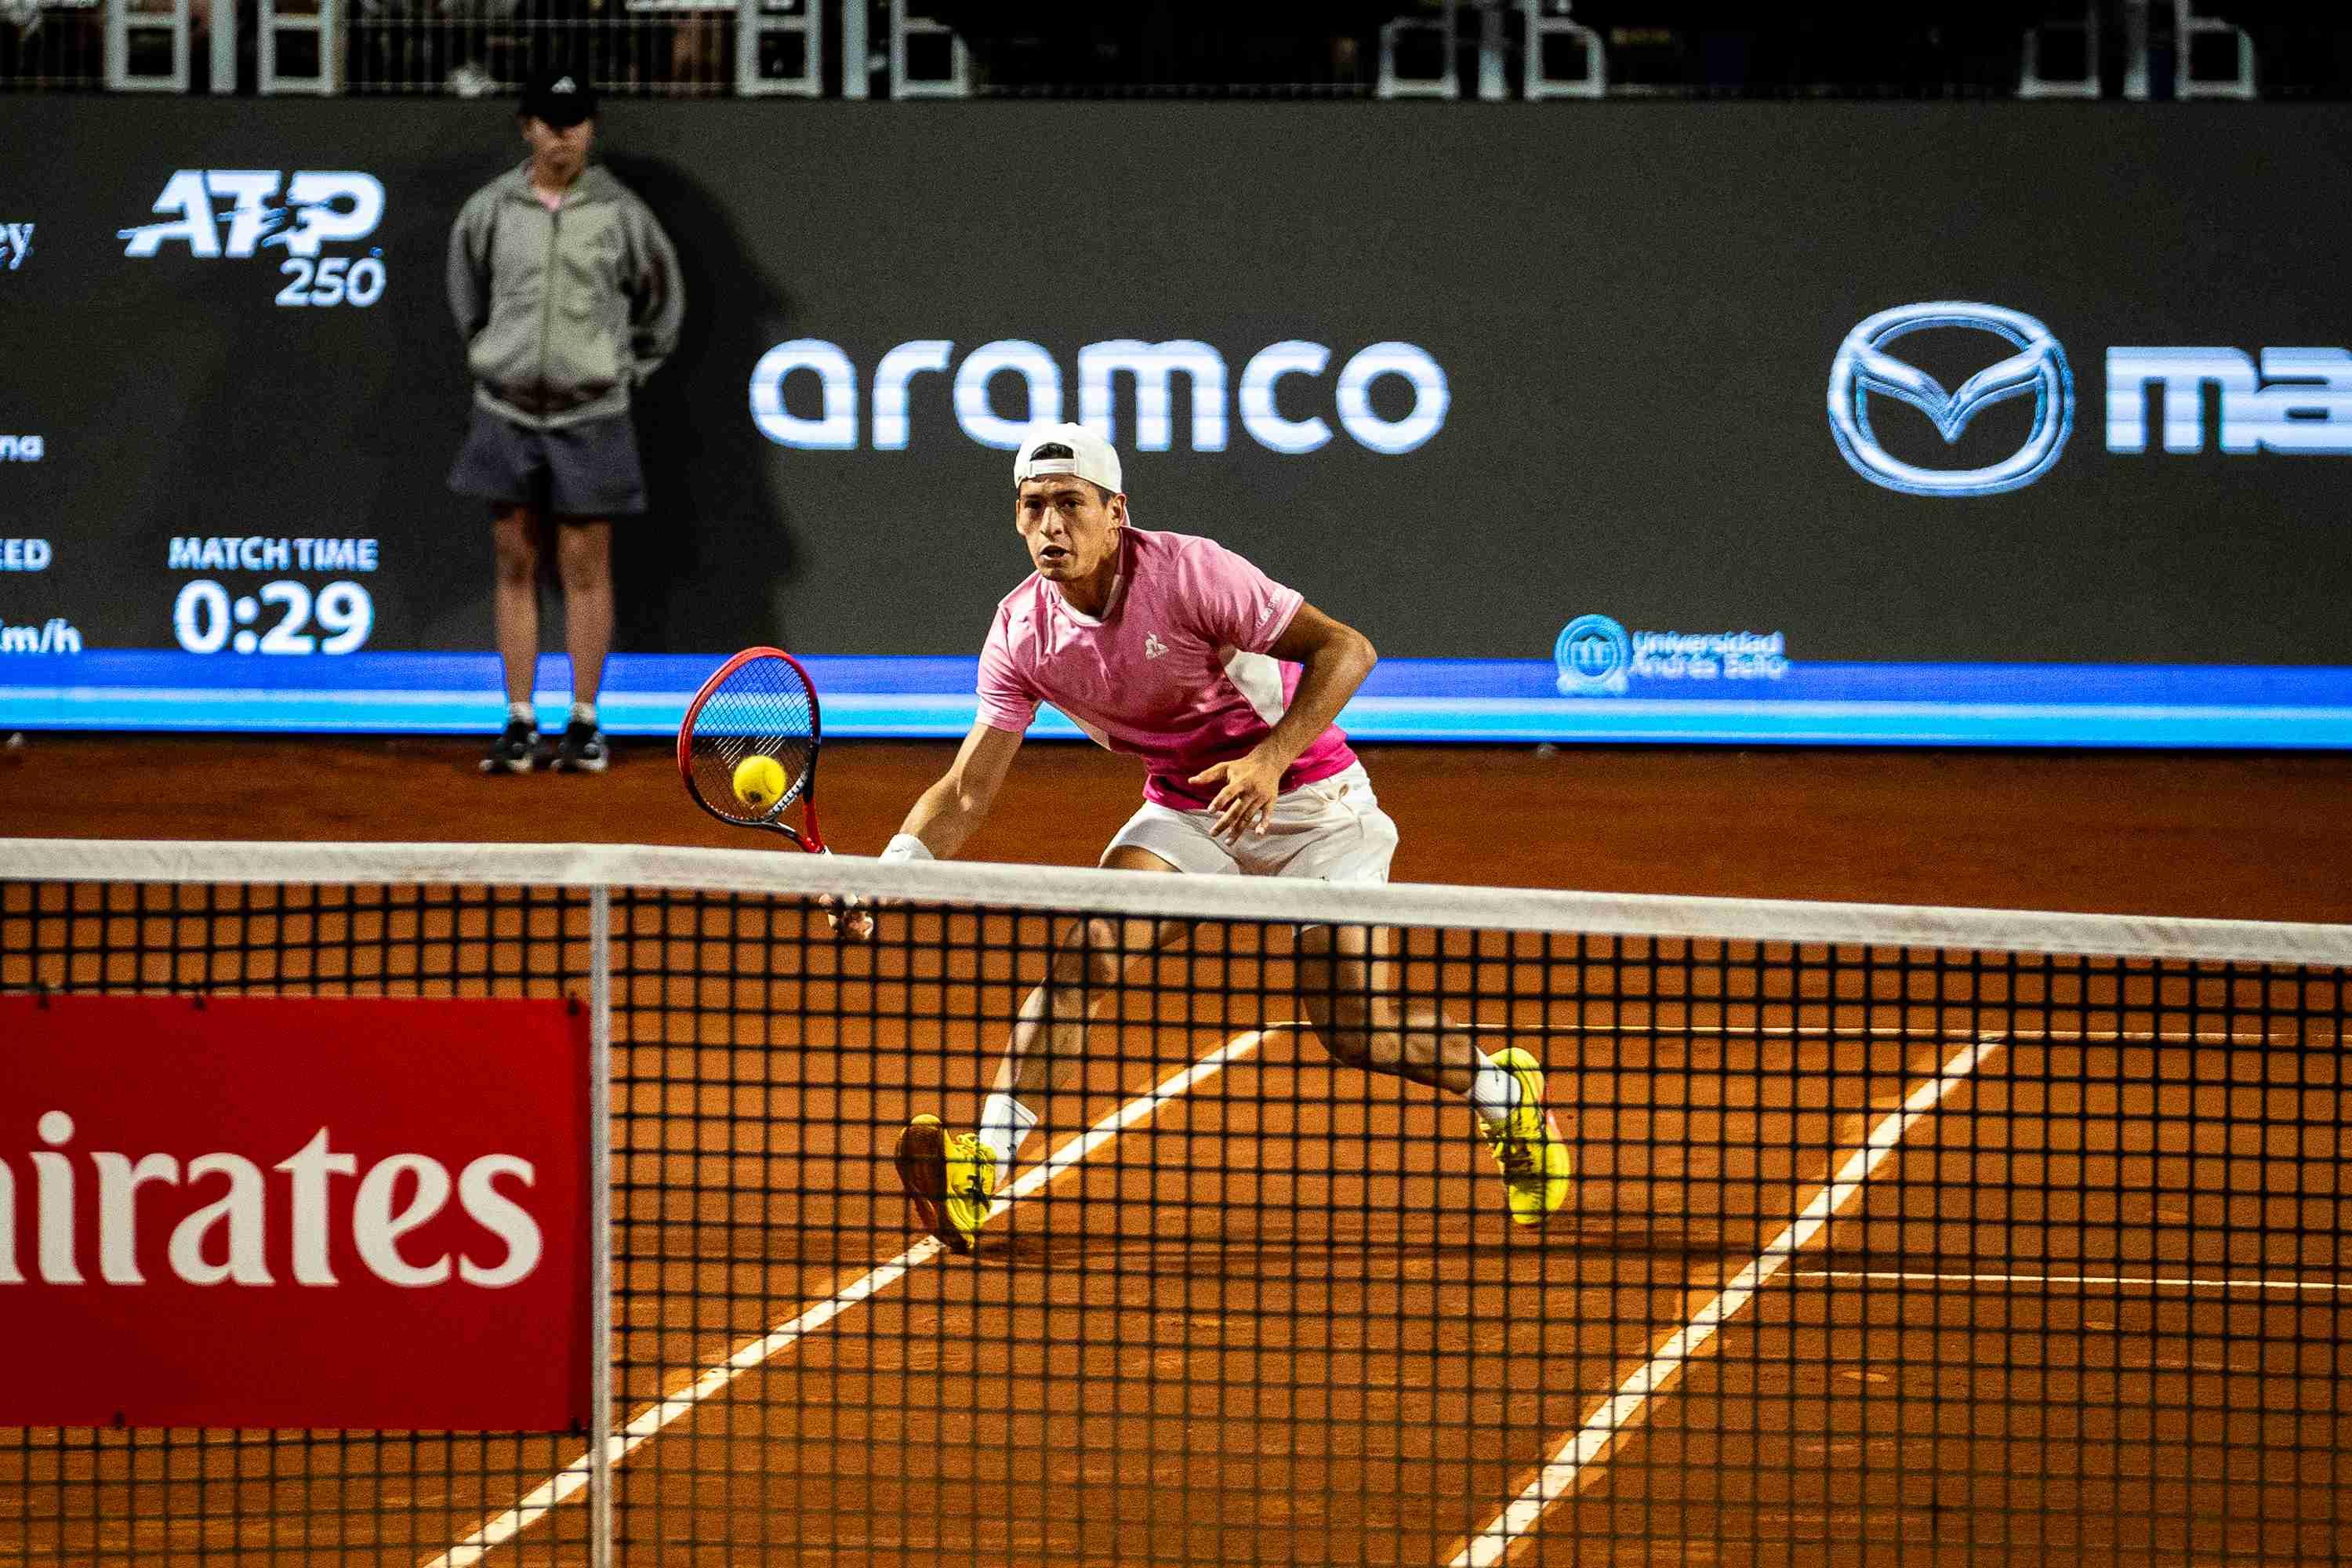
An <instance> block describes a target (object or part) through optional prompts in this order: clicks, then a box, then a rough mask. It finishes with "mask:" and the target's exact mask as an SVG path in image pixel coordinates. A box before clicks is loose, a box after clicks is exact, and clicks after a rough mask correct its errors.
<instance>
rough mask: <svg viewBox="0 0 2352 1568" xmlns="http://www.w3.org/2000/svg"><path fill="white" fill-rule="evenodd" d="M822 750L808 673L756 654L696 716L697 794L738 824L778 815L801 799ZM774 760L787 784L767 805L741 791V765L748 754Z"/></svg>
mask: <svg viewBox="0 0 2352 1568" xmlns="http://www.w3.org/2000/svg"><path fill="white" fill-rule="evenodd" d="M815 754H816V725H815V702H814V699H813V698H812V696H811V695H810V692H809V689H808V683H807V682H806V681H805V680H803V679H802V678H801V674H800V671H798V670H797V669H794V668H793V666H792V665H791V664H790V663H788V662H787V661H785V660H783V659H781V658H754V659H750V660H747V661H746V662H745V663H744V664H743V665H742V666H741V668H738V669H736V670H735V671H734V672H733V673H732V674H730V675H729V676H728V678H727V679H726V680H725V681H724V682H723V683H722V684H721V685H720V686H719V689H717V690H715V691H713V692H711V693H710V695H709V697H707V698H705V699H704V700H703V701H702V705H701V707H700V708H699V710H698V711H697V712H696V714H695V717H694V725H693V731H692V733H691V736H690V740H689V746H688V762H689V765H690V768H691V779H692V782H693V784H694V789H695V793H696V794H697V795H699V796H700V797H701V798H702V801H703V803H704V804H705V805H708V806H709V807H710V809H711V810H713V811H715V812H717V813H718V814H719V815H720V816H725V817H729V818H730V819H732V820H734V821H738V822H765V821H770V820H772V819H773V818H774V817H776V816H778V815H779V814H781V813H782V811H783V810H784V808H785V807H786V806H788V805H791V804H792V803H793V800H795V799H796V798H798V797H799V795H800V794H801V791H802V789H803V787H804V786H805V784H806V783H807V779H808V770H809V764H810V763H811V762H812V761H813V760H814V756H815ZM753 756H764V757H771V758H773V759H774V761H775V763H776V764H777V765H778V766H779V767H781V768H782V770H783V773H784V788H783V793H782V795H779V796H778V797H777V799H776V801H775V803H774V804H773V805H770V806H767V807H766V808H764V809H761V808H758V807H754V806H752V805H748V804H746V803H745V802H744V801H743V800H742V799H741V798H740V796H738V795H736V793H735V770H736V769H737V768H738V767H740V765H741V764H742V763H743V760H744V759H745V758H747V757H753Z"/></svg>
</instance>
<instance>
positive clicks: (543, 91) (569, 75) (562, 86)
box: [520, 66, 596, 131]
mask: <svg viewBox="0 0 2352 1568" xmlns="http://www.w3.org/2000/svg"><path fill="white" fill-rule="evenodd" d="M520 112H521V113H522V114H523V115H524V116H525V117H526V118H529V119H532V120H544V121H547V123H548V124H549V125H550V126H551V127H552V128H553V129H555V130H557V131H562V130H565V129H567V128H568V127H571V126H573V125H577V124H579V123H580V122H581V121H583V120H593V119H595V118H596V89H595V87H594V86H593V84H592V83H591V82H590V81H589V80H588V73H587V72H585V71H577V70H572V69H569V68H564V67H561V66H559V67H556V68H552V69H550V70H543V71H540V72H537V73H535V74H534V75H533V76H532V77H531V79H530V80H529V81H527V82H525V83H524V84H523V89H522V108H521V110H520Z"/></svg>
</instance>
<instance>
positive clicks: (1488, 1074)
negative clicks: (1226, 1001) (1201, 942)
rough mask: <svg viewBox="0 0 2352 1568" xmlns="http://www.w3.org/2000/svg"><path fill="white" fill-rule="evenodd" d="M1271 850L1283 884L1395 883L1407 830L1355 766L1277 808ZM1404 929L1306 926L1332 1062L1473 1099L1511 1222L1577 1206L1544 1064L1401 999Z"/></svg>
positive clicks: (1305, 994)
mask: <svg viewBox="0 0 2352 1568" xmlns="http://www.w3.org/2000/svg"><path fill="white" fill-rule="evenodd" d="M1265 839H1266V842H1265V845H1264V846H1263V847H1260V848H1258V849H1257V850H1256V851H1255V855H1256V856H1258V857H1263V864H1262V865H1260V866H1253V867H1251V868H1253V869H1264V870H1265V871H1268V872H1270V873H1271V874H1274V875H1278V876H1292V877H1310V878H1314V879H1318V880H1322V881H1328V882H1333V883H1339V884H1349V883H1356V884H1364V883H1380V882H1385V881H1387V880H1388V878H1389V863H1390V861H1391V858H1393V856H1394V855H1395V852H1396V845H1397V831H1396V824H1395V823H1394V822H1393V821H1392V820H1391V818H1390V817H1389V816H1388V814H1387V813H1386V812H1384V811H1382V810H1381V808H1380V801H1379V799H1378V798H1377V797H1376V796H1375V795H1373V794H1372V790H1371V781H1370V779H1369V778H1368V777H1366V776H1365V775H1364V773H1363V772H1362V770H1361V769H1360V768H1350V769H1349V770H1348V771H1347V772H1346V773H1341V774H1339V775H1338V776H1336V777H1334V778H1332V779H1329V780H1326V781H1325V782H1324V783H1322V784H1310V785H1307V786H1306V787H1304V788H1301V789H1298V790H1295V791H1292V792H1291V793H1290V794H1288V795H1285V796H1283V797H1282V799H1280V800H1278V801H1276V804H1275V812H1274V816H1273V819H1272V820H1271V821H1270V822H1269V824H1268V828H1267V833H1266V835H1265ZM1394 951H1395V933H1394V932H1393V931H1388V930H1385V929H1381V928H1376V927H1366V926H1339V927H1331V926H1307V927H1305V928H1303V929H1302V930H1301V931H1300V932H1299V934H1298V944H1297V963H1296V973H1297V988H1298V1003H1299V1007H1300V1010H1301V1012H1303V1013H1304V1014H1305V1016H1306V1017H1307V1021H1308V1022H1309V1023H1310V1024H1312V1025H1313V1026H1314V1027H1315V1033H1316V1037H1317V1038H1318V1040H1319V1041H1320V1042H1321V1043H1322V1046H1323V1048H1324V1049H1325V1050H1326V1051H1328V1052H1329V1053H1330V1054H1331V1056H1332V1057H1334V1058H1337V1059H1338V1060H1339V1061H1342V1062H1345V1063H1347V1064H1349V1066H1352V1067H1358V1068H1363V1069H1364V1070H1366V1071H1368V1072H1380V1073H1388V1074H1391V1075H1393V1076H1395V1077H1398V1078H1402V1079H1409V1080H1411V1081H1412V1082H1414V1083H1421V1084H1426V1085H1428V1086H1429V1087H1430V1088H1432V1089H1443V1090H1444V1091H1446V1092H1448V1093H1452V1094H1458V1095H1461V1096H1463V1097H1465V1099H1467V1100H1469V1102H1470V1109H1471V1110H1472V1111H1473V1112H1474V1113H1475V1116H1476V1118H1477V1121H1478V1130H1479V1132H1480V1135H1481V1136H1482V1137H1484V1138H1485V1139H1486V1144H1487V1147H1488V1148H1489V1149H1490V1150H1491V1151H1493V1152H1494V1155H1495V1160H1496V1164H1497V1165H1498V1166H1499V1167H1500V1168H1501V1170H1502V1173H1503V1179H1504V1184H1505V1188H1506V1193H1507V1197H1508V1200H1509V1204H1510V1209H1511V1217H1512V1218H1513V1219H1515V1220H1517V1221H1518V1222H1519V1223H1521V1224H1523V1225H1535V1224H1539V1223H1541V1222H1542V1220H1543V1219H1544V1217H1545V1216H1546V1215H1549V1214H1551V1213H1552V1212H1553V1211H1555V1210H1557V1209H1558V1208H1559V1206H1560V1205H1562V1204H1564V1203H1565V1202H1567V1199H1568V1186H1569V1178H1570V1172H1571V1169H1572V1162H1571V1159H1570V1152H1569V1145H1568V1140H1567V1139H1566V1137H1565V1136H1564V1135H1563V1134H1562V1132H1561V1131H1560V1128H1559V1121H1558V1120H1557V1119H1556V1118H1555V1117H1553V1115H1552V1114H1551V1112H1550V1110H1549V1108H1548V1107H1547V1106H1546V1105H1545V1103H1544V1075H1543V1068H1542V1066H1541V1064H1540V1063H1538V1061H1537V1060H1536V1058H1534V1057H1533V1056H1532V1055H1530V1054H1529V1053H1528V1052H1527V1051H1526V1050H1523V1049H1521V1048H1520V1047H1517V1046H1509V1047H1505V1048H1503V1049H1502V1050H1499V1051H1496V1052H1495V1053H1494V1054H1493V1055H1492V1056H1489V1055H1488V1054H1487V1053H1486V1050H1485V1048H1484V1047H1482V1046H1481V1045H1480V1043H1479V1040H1478V1037H1477V1036H1476V1035H1475V1034H1474V1033H1473V1032H1471V1031H1470V1030H1468V1029H1466V1028H1464V1027H1463V1026H1461V1025H1459V1024H1457V1023H1455V1022H1454V1020H1453V1019H1450V1018H1448V1017H1446V1016H1445V1015H1444V1012H1443V1011H1442V1010H1441V1009H1440V1008H1439V1007H1438V1006H1437V1005H1436V1004H1435V1003H1434V1002H1433V1001H1430V1000H1428V999H1426V998H1416V997H1409V996H1405V995H1403V994H1402V992H1401V987H1400V984H1399V982H1400V973H1399V968H1398V965H1397V963H1395V961H1394V959H1393V957H1392V956H1391V955H1392V954H1393V952H1394Z"/></svg>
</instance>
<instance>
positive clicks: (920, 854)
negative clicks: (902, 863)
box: [879, 833, 938, 860]
mask: <svg viewBox="0 0 2352 1568" xmlns="http://www.w3.org/2000/svg"><path fill="white" fill-rule="evenodd" d="M879 858H881V859H883V860H935V859H937V858H938V857H937V856H935V855H933V854H932V853H931V847H930V846H929V845H928V844H926V843H924V842H923V841H922V840H921V839H919V838H918V837H915V836H914V835H913V834H911V833H901V834H898V835H897V836H895V837H892V838H891V840H890V844H889V847H887V848H886V849H884V850H883V851H882V853H881V855H880V857H879Z"/></svg>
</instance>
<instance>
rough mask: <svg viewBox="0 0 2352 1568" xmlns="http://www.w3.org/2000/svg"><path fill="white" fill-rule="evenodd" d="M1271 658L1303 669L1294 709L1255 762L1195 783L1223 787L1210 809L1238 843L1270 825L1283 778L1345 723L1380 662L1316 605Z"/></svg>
mask: <svg viewBox="0 0 2352 1568" xmlns="http://www.w3.org/2000/svg"><path fill="white" fill-rule="evenodd" d="M1266 651H1267V652H1268V653H1270V654H1272V655H1273V656H1274V657H1275V658H1278V659H1280V660H1282V661H1283V662H1284V663H1286V664H1296V665H1298V666H1300V667H1301V670H1302V672H1301V674H1300V675H1299V678H1298V690H1297V693H1296V694H1295V695H1294V696H1293V697H1292V698H1291V700H1290V707H1289V710H1287V711H1286V712H1285V713H1284V714H1283V716H1282V718H1281V720H1280V721H1278V722H1277V723H1276V725H1275V726H1274V728H1273V729H1272V730H1270V731H1267V732H1266V737H1265V740H1263V741H1260V742H1258V743H1257V744H1256V746H1255V747H1254V748H1252V749H1251V751H1250V752H1249V754H1248V755H1247V756H1244V757H1237V758H1235V759H1234V761H1232V762H1229V763H1212V764H1210V765H1209V766H1208V767H1206V768H1204V769H1202V771H1201V772H1199V773H1195V774H1193V775H1192V783H1194V784H1199V785H1202V786H1204V787H1205V786H1207V785H1210V784H1215V785H1218V786H1219V788H1218V790H1217V794H1216V796H1215V798H1214V799H1213V800H1211V801H1210V802H1209V809H1210V810H1211V811H1213V812H1215V813H1217V814H1218V815H1217V822H1216V829H1215V831H1216V834H1217V836H1218V837H1221V838H1228V839H1232V838H1238V837H1241V835H1242V834H1244V833H1245V832H1255V831H1256V830H1258V829H1260V828H1262V827H1264V826H1265V819H1266V815H1267V814H1268V813H1269V812H1271V811H1273V809H1274V799H1275V796H1276V795H1279V794H1280V793H1281V791H1282V775H1283V773H1285V772H1286V770H1287V769H1288V768H1289V766H1290V764H1291V763H1295V762H1297V760H1298V754H1299V753H1300V752H1303V751H1305V750H1306V749H1307V747H1308V746H1309V745H1311V744H1312V743H1313V742H1314V741H1315V738H1316V737H1317V736H1318V735H1320V734H1322V733H1323V731H1326V730H1328V729H1329V728H1330V727H1331V725H1332V724H1333V722H1334V721H1337V720H1338V719H1339V710H1340V709H1342V708H1345V707H1346V706H1347V705H1348V699H1349V698H1350V697H1353V696H1354V695H1355V694H1356V689H1357V688H1358V687H1360V686H1361V685H1363V683H1364V677H1366V676H1368V675H1370V673H1371V672H1372V666H1373V665H1375V664H1377V663H1379V662H1380V654H1379V653H1378V652H1377V651H1376V650H1375V649H1374V648H1373V647H1372V643H1371V639H1370V637H1366V636H1364V634H1363V633H1361V632H1360V631H1358V630H1357V629H1356V628H1355V627H1353V626H1349V625H1348V624H1347V623H1346V622H1345V621H1335V620H1333V619H1332V618H1331V617H1330V616H1327V615H1325V614H1324V613H1323V612H1322V611H1320V610H1318V609H1317V608H1316V607H1315V606H1314V605H1299V606H1298V613H1297V615H1295V616H1291V618H1290V625H1289V626H1287V627H1286V628H1285V630H1284V631H1283V634H1282V636H1281V637H1278V638H1277V639H1276V641H1275V644H1274V646H1273V647H1271V648H1268V649H1267V650H1266Z"/></svg>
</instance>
